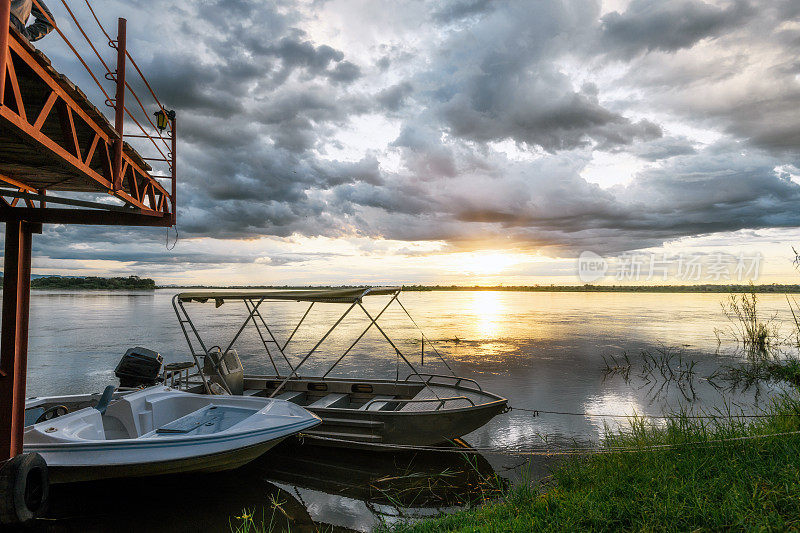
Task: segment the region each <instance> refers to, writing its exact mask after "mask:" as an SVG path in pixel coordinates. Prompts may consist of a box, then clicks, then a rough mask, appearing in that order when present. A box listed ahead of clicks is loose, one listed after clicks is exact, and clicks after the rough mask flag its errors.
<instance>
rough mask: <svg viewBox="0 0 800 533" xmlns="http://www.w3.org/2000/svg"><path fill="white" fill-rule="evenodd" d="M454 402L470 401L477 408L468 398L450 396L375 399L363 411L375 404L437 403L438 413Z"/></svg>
mask: <svg viewBox="0 0 800 533" xmlns="http://www.w3.org/2000/svg"><path fill="white" fill-rule="evenodd" d="M454 400H466V401H468V402H469V403H470V405H471V406H472V407H475V402H473V401H472V400H471V399H469V398H467V397H466V396H448V397H447V398H420V399H413V398H412V399H409V400H397V399H386V398H373V399H372V400H370V401H368V402H367V403H366V404H364V406H362V409H363V410H364V411H369V408H370V407H371V406H372V404H374V403H397V404H403V405H407V404H410V403H432V402H437V403H438V404H439V405H437V406H436V409H434V411H438V410H440V409H441V408H442V407H444V405H445V403H447V402H451V401H454Z"/></svg>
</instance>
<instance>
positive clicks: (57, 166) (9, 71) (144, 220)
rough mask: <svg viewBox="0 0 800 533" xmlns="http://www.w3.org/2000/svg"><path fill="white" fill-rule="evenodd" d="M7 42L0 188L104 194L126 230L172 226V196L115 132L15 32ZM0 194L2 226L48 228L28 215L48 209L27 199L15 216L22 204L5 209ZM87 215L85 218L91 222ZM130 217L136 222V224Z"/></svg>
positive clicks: (59, 216) (0, 108)
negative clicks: (117, 203) (119, 206)
mask: <svg viewBox="0 0 800 533" xmlns="http://www.w3.org/2000/svg"><path fill="white" fill-rule="evenodd" d="M9 37H10V39H9V40H8V52H7V55H6V73H5V80H4V81H5V84H4V85H5V91H4V94H3V95H2V101H1V103H2V105H0V128H2V130H0V141H1V142H2V146H0V182H2V183H0V186H2V185H4V184H5V185H8V186H10V187H12V188H15V189H16V190H17V191H18V192H29V193H33V192H41V191H75V192H105V193H108V194H111V195H113V196H116V197H117V198H119V199H120V200H122V201H123V202H124V203H125V205H126V206H127V207H128V209H127V210H126V213H125V214H126V215H128V216H124V217H121V221H122V220H124V222H123V223H124V224H126V225H148V226H170V225H172V224H173V223H174V222H173V218H174V217H173V214H174V200H173V195H172V194H171V192H169V191H167V190H166V189H165V188H164V186H162V185H161V183H159V182H158V180H157V179H156V178H155V177H154V176H152V175H151V174H150V170H151V168H150V166H149V165H148V164H147V162H146V161H145V160H144V158H142V157H141V156H140V155H139V154H138V153H137V152H136V151H135V150H133V149H132V148H131V147H130V146H129V145H128V144H127V143H121V142H119V140H120V135H119V133H118V132H117V130H116V129H115V128H112V127H111V125H110V124H109V123H108V121H107V120H106V119H105V117H104V116H103V115H102V114H101V113H100V112H99V111H98V110H97V109H95V108H94V107H93V106H91V104H89V103H88V100H87V99H86V97H85V96H84V95H83V94H82V93H81V91H80V89H78V88H77V87H76V86H74V85H72V84H71V83H70V82H69V80H67V79H66V78H64V77H62V76H60V75H59V74H58V73H57V72H56V71H55V70H54V69H53V68H52V67H51V66H50V65H49V61H48V60H47V58H46V57H44V55H43V54H41V53H39V52H37V51H36V50H35V49H33V47H32V46H31V45H30V44H29V43H28V42H27V41H26V40H25V38H23V37H22V36H20V35H19V34H18V33H17V31H16V29H15V28H13V27H11V28H10V34H9ZM123 57H124V56H123ZM123 83H124V81H123ZM118 99H119V97H118ZM123 105H124V104H123ZM115 152H116V154H115ZM115 155H116V157H115ZM172 155H173V158H174V152H173V154H172ZM115 159H117V161H115ZM115 163H116V164H115ZM170 178H172V177H171V176H170ZM2 194H3V191H2V190H0V220H4V221H5V220H13V219H17V220H33V218H35V219H36V221H39V222H47V221H48V215H47V214H46V213H31V212H30V211H31V210H37V211H39V210H42V209H47V207H46V206H47V203H46V202H44V201H42V202H39V203H38V205H37V204H36V203H34V201H33V200H31V199H26V200H25V201H26V206H27V207H26V208H16V205H17V203H18V201H19V200H20V198H19V197H17V198H14V199H13V200H11V201H9V199H7V198H5V197H3V196H2ZM50 203H51V204H52V203H57V202H52V201H51V202H50ZM98 207H100V208H101V209H102V208H104V207H105V206H98ZM68 211H74V210H73V209H68ZM91 214H92V212H89V213H85V214H84V215H85V216H84V217H83V218H84V219H86V220H87V221H91V220H92V218H93V217H92V216H91ZM53 215H54V216H55V219H54V220H53V222H62V221H63V219H64V214H63V213H61V212H60V211H59V210H56V211H54V213H53ZM75 215H76V217H75V218H79V217H78V216H77V213H75ZM131 215H139V224H136V223H135V222H134V221H135V220H136V218H137V217H135V216H131ZM32 217H33V218H32ZM98 218H102V219H103V220H102V221H101V222H99V223H113V222H108V220H111V219H112V218H113V217H108V216H104V215H100V217H98ZM88 223H92V222H88Z"/></svg>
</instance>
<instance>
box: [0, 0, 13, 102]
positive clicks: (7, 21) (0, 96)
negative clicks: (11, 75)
mask: <svg viewBox="0 0 800 533" xmlns="http://www.w3.org/2000/svg"><path fill="white" fill-rule="evenodd" d="M10 25H11V0H0V106H2V105H3V100H4V97H5V93H6V60H7V58H8V32H9V31H10V30H9V26H10Z"/></svg>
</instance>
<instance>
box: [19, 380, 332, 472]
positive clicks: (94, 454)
mask: <svg viewBox="0 0 800 533" xmlns="http://www.w3.org/2000/svg"><path fill="white" fill-rule="evenodd" d="M113 392H114V389H113V387H109V388H108V389H106V392H105V393H104V394H103V396H102V397H101V398H100V400H99V401H97V402H96V405H94V406H90V407H86V406H85V405H86V404H87V403H94V402H87V401H86V400H87V398H85V397H78V396H76V397H73V399H75V400H76V402H75V403H73V408H76V407H77V410H74V411H72V412H69V411H70V407H68V406H69V405H70V402H69V401H68V400H69V397H62V398H40V399H38V400H40V402H38V403H40V404H41V406H40V408H41V407H44V408H45V413H47V414H43V416H40V419H42V418H44V421H42V422H40V423H37V424H33V425H31V426H28V427H26V428H25V437H24V450H25V452H36V453H39V454H40V455H41V456H42V457H44V459H45V461H46V462H47V465H48V469H49V471H50V477H51V481H54V482H59V481H62V482H63V481H85V480H92V479H102V478H111V477H122V476H126V477H128V476H148V475H160V474H171V473H177V472H198V471H218V470H228V469H232V468H236V467H238V466H241V465H243V464H245V463H247V462H249V461H252V460H253V459H255V458H256V457H258V456H259V455H261V454H263V453H264V452H266V451H267V450H269V449H270V448H272V447H273V446H275V445H276V444H278V443H279V442H280V441H282V440H283V439H285V438H286V437H289V436H291V435H294V434H296V433H298V432H300V431H303V430H306V429H309V428H311V427H314V426H316V425H318V424H319V423H320V419H319V418H317V417H316V416H315V415H313V414H311V413H309V412H308V411H306V410H305V409H303V408H302V407H300V406H298V405H295V404H292V403H290V402H286V401H282V400H273V399H268V398H252V397H242V396H210V395H201V394H191V393H187V392H183V391H177V390H173V389H170V388H169V387H165V386H155V387H150V388H147V389H143V390H140V391H136V392H131V393H128V394H125V395H124V396H122V397H119V399H116V400H114V401H113V402H111V400H112V393H113ZM81 398H83V400H84V401H83V402H81V401H80V399H81ZM95 398H96V397H95ZM59 402H60V403H59ZM109 402H111V403H110V404H109ZM81 404H82V405H81ZM33 407H34V406H33V405H31V406H30V407H29V409H31V408H33ZM53 414H55V415H60V416H57V417H54V418H49V416H51V415H53ZM48 418H49V419H48Z"/></svg>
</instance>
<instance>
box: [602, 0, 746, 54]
mask: <svg viewBox="0 0 800 533" xmlns="http://www.w3.org/2000/svg"><path fill="white" fill-rule="evenodd" d="M755 9H756V8H755V7H752V6H750V4H749V3H748V2H745V1H735V2H733V3H731V4H730V5H728V6H724V7H719V6H715V5H712V4H709V3H706V2H703V1H700V0H679V1H675V2H665V1H663V0H633V1H632V2H631V3H630V4H629V5H628V7H627V9H626V10H625V11H624V12H623V13H619V12H617V11H614V12H613V13H609V14H608V15H605V16H604V17H603V18H602V22H601V31H602V41H603V43H604V44H605V46H606V47H607V49H608V50H609V51H610V52H611V53H613V54H616V55H619V56H621V57H627V58H630V57H633V56H635V55H636V54H640V53H643V52H652V51H655V50H660V51H663V52H674V51H676V50H680V49H682V48H691V47H692V46H694V45H695V44H696V43H697V42H698V41H700V40H702V39H708V38H715V37H717V36H719V35H720V34H722V33H724V32H726V31H727V30H729V29H730V28H733V27H736V26H738V25H740V24H742V23H743V22H746V21H747V20H748V19H749V18H750V16H751V15H752V13H753V11H754V10H755Z"/></svg>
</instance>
